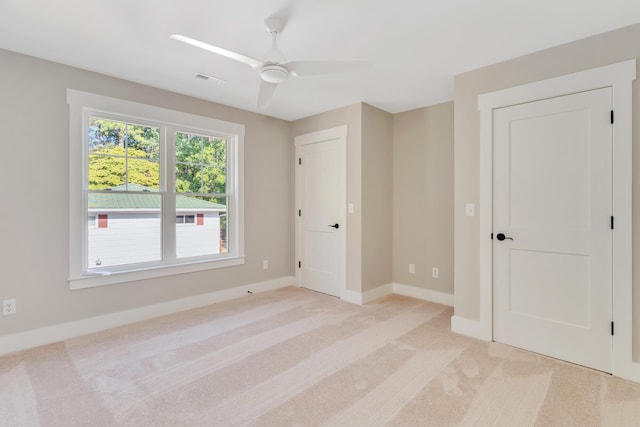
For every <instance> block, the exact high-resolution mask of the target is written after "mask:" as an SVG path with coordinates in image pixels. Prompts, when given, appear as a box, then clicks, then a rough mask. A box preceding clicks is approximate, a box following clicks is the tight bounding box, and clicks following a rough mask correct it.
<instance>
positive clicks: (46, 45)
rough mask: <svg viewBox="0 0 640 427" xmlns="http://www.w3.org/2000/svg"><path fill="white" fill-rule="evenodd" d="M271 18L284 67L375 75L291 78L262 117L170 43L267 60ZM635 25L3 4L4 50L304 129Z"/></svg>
mask: <svg viewBox="0 0 640 427" xmlns="http://www.w3.org/2000/svg"><path fill="white" fill-rule="evenodd" d="M274 15H278V16H283V17H286V18H288V24H287V26H286V28H285V29H284V31H283V32H282V34H281V35H280V37H279V45H280V49H281V50H282V51H283V53H284V54H285V55H286V57H287V59H289V60H321V59H322V60H325V59H336V60H337V59H362V60H371V61H373V65H372V66H371V68H369V69H367V70H366V71H363V72H359V73H355V74H338V75H331V76H322V77H307V78H289V80H287V81H286V82H284V83H283V84H281V85H280V86H279V87H278V89H277V91H276V93H275V95H274V98H273V100H272V102H271V104H270V105H269V107H267V108H265V109H261V110H257V109H256V106H255V105H256V94H257V92H258V87H259V84H260V79H259V77H258V74H257V72H256V71H255V70H253V69H251V68H249V67H248V66H246V65H243V64H240V63H237V62H234V61H232V60H230V59H227V58H224V57H221V56H218V55H215V54H212V53H208V52H206V51H201V50H199V49H196V48H194V47H191V46H188V45H185V44H181V43H179V42H176V41H174V40H172V39H170V38H169V36H170V35H171V34H174V33H181V34H185V35H189V36H191V37H194V38H197V39H201V40H204V41H207V42H209V43H212V44H215V45H218V46H221V47H225V48H227V49H230V50H233V51H236V52H240V53H243V54H245V55H247V56H251V57H254V58H262V57H263V55H264V53H265V52H266V51H267V49H268V48H269V46H270V37H269V34H268V32H267V31H266V29H265V27H264V25H263V21H264V19H265V18H267V17H269V16H274ZM637 22H640V1H639V0H607V1H603V0H438V1H435V0H322V1H320V0H315V1H314V0H180V1H177V0H173V1H172V0H59V1H51V0H2V1H0V48H4V49H8V50H12V51H16V52H21V53H25V54H28V55H33V56H36V57H40V58H45V59H49V60H52V61H56V62H61V63H64V64H69V65H72V66H76V67H80V68H84V69H87V70H91V71H97V72H100V73H104V74H108V75H111V76H116V77H120V78H124V79H127V80H131V81H135V82H139V83H144V84H148V85H151V86H155V87H159V88H163V89H168V90H171V91H175V92H179V93H183V94H187V95H191V96H195V97H199V98H203V99H207V100H210V101H214V102H218V103H222V104H226V105H231V106H234V107H239V108H242V109H245V110H250V111H259V112H260V113H263V114H267V115H270V116H274V117H279V118H282V119H286V120H295V119H299V118H302V117H307V116H310V115H314V114H317V113H320V112H324V111H328V110H331V109H334V108H338V107H342V106H345V105H350V104H353V103H356V102H360V101H363V102H366V103H369V104H371V105H374V106H376V107H378V108H381V109H383V110H386V111H389V112H392V113H397V112H401V111H406V110H411V109H415V108H419V107H423V106H427V105H433V104H437V103H440V102H445V101H449V100H452V99H453V76H454V75H456V74H459V73H461V72H465V71H469V70H472V69H475V68H478V67H482V66H485V65H489V64H493V63H496V62H500V61H503V60H506V59H510V58H513V57H517V56H521V55H524V54H527V53H531V52H535V51H538V50H541V49H545V48H548V47H552V46H556V45H559V44H563V43H567V42H570V41H573V40H577V39H581V38H584V37H587V36H590V35H595V34H599V33H602V32H605V31H609V30H612V29H616V28H620V27H623V26H627V25H630V24H634V23H637ZM634 42H635V43H637V42H638V41H634ZM0 66H1V64H0ZM196 73H204V74H208V75H211V76H215V77H218V78H221V79H223V80H225V82H226V83H224V84H219V83H216V82H215V81H214V80H208V81H203V80H200V79H196V78H195V77H194V76H195V74H196Z"/></svg>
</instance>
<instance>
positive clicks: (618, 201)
mask: <svg viewBox="0 0 640 427" xmlns="http://www.w3.org/2000/svg"><path fill="white" fill-rule="evenodd" d="M635 79H636V60H635V59H633V60H629V61H625V62H620V63H618V64H612V65H607V66H604V67H599V68H595V69H592V70H587V71H582V72H578V73H573V74H569V75H565V76H560V77H555V78H551V79H547V80H543V81H539V82H535V83H530V84H526V85H522V86H517V87H514V88H510V89H504V90H500V91H496V92H492V93H488V94H484V95H480V96H479V97H478V108H479V110H480V124H481V126H480V209H479V216H480V218H479V222H480V229H479V232H480V235H479V244H480V248H479V249H480V278H479V281H480V283H479V287H480V319H479V320H478V321H477V323H478V325H477V326H473V327H472V326H470V324H471V322H475V321H473V320H470V319H461V318H459V317H456V316H454V318H452V323H451V326H452V329H453V331H454V332H459V333H463V334H464V333H465V332H463V331H466V332H468V333H466V335H472V336H475V337H477V338H480V339H485V340H491V339H492V337H493V327H492V325H493V311H492V310H493V302H492V297H493V284H492V283H493V278H492V277H493V268H492V265H493V255H492V246H491V240H490V235H491V232H492V218H493V213H492V205H493V188H492V186H493V180H492V175H493V153H492V145H493V137H492V135H493V132H492V126H493V110H494V109H496V108H500V107H505V106H509V105H516V104H521V103H524V102H531V101H536V100H540V99H545V98H551V97H556V96H562V95H568V94H571V93H577V92H582V91H586V90H592V89H597V88H602V87H611V88H612V89H613V109H614V111H615V123H614V128H613V129H614V130H613V132H614V144H613V147H614V151H613V161H614V168H613V171H614V172H613V188H614V197H613V214H614V216H615V220H616V228H615V230H614V243H613V271H614V275H613V306H614V315H613V317H614V319H613V320H614V321H615V324H616V334H615V335H614V337H613V347H614V349H613V351H614V363H613V369H612V370H613V374H614V375H617V376H620V377H622V378H627V379H631V380H634V381H640V364H639V363H636V362H634V361H633V354H632V346H633V336H632V315H633V307H632V280H631V272H632V257H631V231H632V211H631V202H632V199H631V198H632V192H631V176H632V157H631V146H632V135H631V131H632V123H633V118H632V112H633V108H632V81H633V80H635ZM454 320H455V321H454Z"/></svg>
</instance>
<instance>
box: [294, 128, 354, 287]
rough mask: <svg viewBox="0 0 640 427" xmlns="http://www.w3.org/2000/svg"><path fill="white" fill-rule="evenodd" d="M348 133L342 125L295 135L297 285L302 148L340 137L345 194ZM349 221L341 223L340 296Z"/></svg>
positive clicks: (299, 254) (344, 281)
mask: <svg viewBox="0 0 640 427" xmlns="http://www.w3.org/2000/svg"><path fill="white" fill-rule="evenodd" d="M347 134H348V127H347V125H342V126H337V127H334V128H329V129H324V130H320V131H316V132H311V133H307V134H304V135H298V136H296V137H294V145H295V158H294V161H295V165H294V167H295V212H294V215H295V219H296V221H295V256H296V258H295V262H294V269H295V277H296V286H298V287H300V268H299V267H298V261H299V260H300V259H301V251H302V242H301V239H302V236H303V233H302V220H301V217H300V216H299V215H298V209H300V204H301V201H302V186H301V175H300V174H301V170H300V168H299V167H298V166H299V163H298V159H299V158H300V156H301V150H302V148H301V147H302V146H305V145H310V144H317V143H321V142H324V141H331V140H335V139H339V140H340V142H341V144H342V147H343V150H342V155H343V156H344V165H345V170H344V171H343V172H344V177H345V180H344V183H343V185H344V190H345V195H346V194H347V193H346V192H347V171H346V168H347ZM343 202H344V208H345V218H346V203H347V201H346V198H345V200H344V201H343ZM347 222H348V221H346V220H345V221H344V226H343V225H342V224H340V227H341V228H342V227H344V233H341V234H342V235H343V236H344V237H343V238H342V241H341V242H340V246H341V249H340V252H341V253H343V254H344V262H343V265H342V268H341V269H342V271H340V272H339V275H340V276H341V277H342V280H341V282H342V286H341V288H340V298H341V299H342V298H344V294H345V292H346V290H347V268H346V267H347V259H346V257H347Z"/></svg>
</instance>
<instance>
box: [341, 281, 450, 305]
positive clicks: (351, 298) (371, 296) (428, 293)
mask: <svg viewBox="0 0 640 427" xmlns="http://www.w3.org/2000/svg"><path fill="white" fill-rule="evenodd" d="M392 294H395V295H403V296H406V297H411V298H415V299H419V300H423V301H429V302H433V303H436V304H442V305H447V306H449V307H453V294H447V293H444V292H439V291H434V290H431V289H425V288H418V287H415V286H409V285H403V284H401V283H389V284H387V285H382V286H378V287H377V288H375V289H371V290H369V291H366V292H364V293H360V292H356V291H352V290H349V289H345V290H344V291H343V292H342V293H341V294H340V299H342V300H343V301H346V302H350V303H352V304H357V305H364V304H368V303H370V302H372V301H375V300H378V299H380V298H384V297H386V296H388V295H392Z"/></svg>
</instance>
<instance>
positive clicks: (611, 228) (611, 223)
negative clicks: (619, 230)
mask: <svg viewBox="0 0 640 427" xmlns="http://www.w3.org/2000/svg"><path fill="white" fill-rule="evenodd" d="M613 226H614V224H613V215H611V229H612V230H613Z"/></svg>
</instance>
